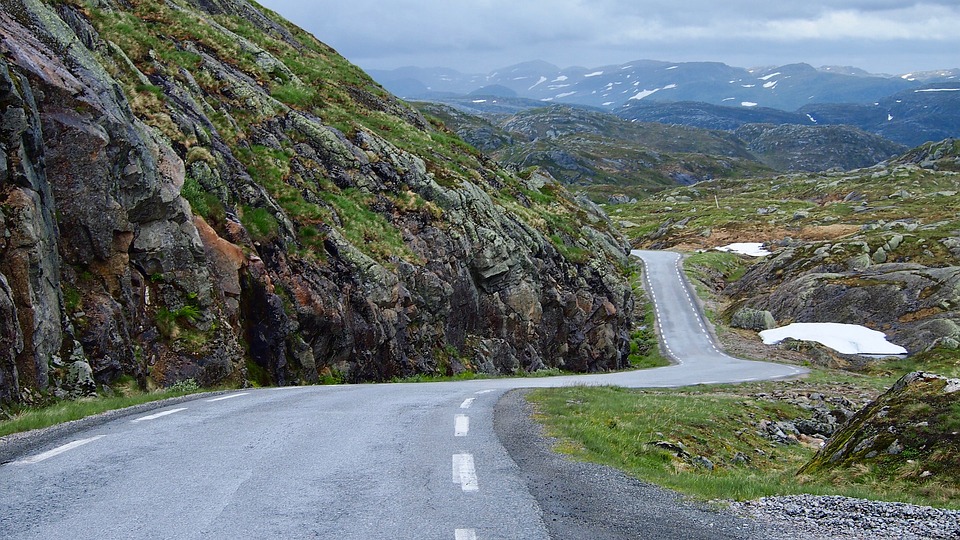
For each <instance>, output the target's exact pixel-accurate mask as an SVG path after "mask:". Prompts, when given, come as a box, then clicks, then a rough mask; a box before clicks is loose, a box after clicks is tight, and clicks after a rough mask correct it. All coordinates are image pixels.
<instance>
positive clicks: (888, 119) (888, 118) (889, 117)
mask: <svg viewBox="0 0 960 540" xmlns="http://www.w3.org/2000/svg"><path fill="white" fill-rule="evenodd" d="M891 120H893V115H892V114H888V115H887V122H889V121H891Z"/></svg>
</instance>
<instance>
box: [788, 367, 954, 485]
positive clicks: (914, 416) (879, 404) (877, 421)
mask: <svg viewBox="0 0 960 540" xmlns="http://www.w3.org/2000/svg"><path fill="white" fill-rule="evenodd" d="M958 431H960V380H957V379H948V378H946V377H941V376H938V375H934V374H930V373H922V372H914V373H910V374H908V375H905V376H904V377H903V378H901V379H900V380H899V381H897V383H896V384H894V385H893V387H892V388H890V390H888V391H887V392H886V393H884V394H883V395H881V396H880V397H879V398H877V399H876V400H874V401H873V402H871V403H870V404H869V405H867V406H866V407H864V408H863V409H862V410H861V411H860V412H858V413H857V414H856V415H854V417H853V418H852V419H850V420H849V421H848V422H847V423H846V425H844V426H843V427H842V428H841V429H840V430H838V431H837V432H836V433H835V434H834V435H833V437H832V438H831V439H830V440H829V441H828V442H827V444H826V445H825V446H824V447H823V448H822V449H821V450H820V451H819V452H818V453H817V455H816V456H814V458H813V459H812V460H811V461H810V462H809V463H807V464H806V465H804V467H803V468H802V469H801V470H800V474H823V473H829V472H830V471H831V470H834V469H846V468H850V467H861V468H864V467H865V468H868V469H869V470H871V471H872V472H871V475H876V476H877V477H883V476H895V477H897V478H899V479H909V480H912V481H915V482H918V483H938V484H942V485H947V486H951V488H952V489H956V488H957V487H960V477H958V476H957V474H956V472H957V470H958V468H960V438H958V437H957V432H958Z"/></svg>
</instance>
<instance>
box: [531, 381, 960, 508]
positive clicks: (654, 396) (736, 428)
mask: <svg viewBox="0 0 960 540" xmlns="http://www.w3.org/2000/svg"><path fill="white" fill-rule="evenodd" d="M819 377H822V378H823V380H824V382H822V383H817V382H812V383H810V382H808V381H797V382H795V383H790V382H766V383H751V384H747V385H738V386H733V385H723V386H714V387H704V386H697V387H690V388H685V389H667V390H630V389H624V388H619V387H583V386H580V387H567V388H557V389H542V390H536V391H533V392H531V393H530V394H529V395H528V400H529V401H530V402H531V403H532V404H533V405H534V407H535V410H536V411H537V412H536V419H537V420H538V421H539V422H540V423H541V424H543V425H544V426H545V429H546V432H547V434H548V435H549V436H552V437H556V438H557V439H558V443H557V446H556V449H557V450H558V451H560V452H562V453H566V454H569V455H570V456H572V457H573V458H575V459H579V460H584V461H589V462H594V463H599V464H603V465H608V466H612V467H615V468H618V469H621V470H623V471H625V472H627V473H628V474H631V475H633V476H635V477H637V478H639V479H640V480H643V481H646V482H650V483H653V484H658V485H660V486H663V487H666V488H670V489H674V490H677V491H679V492H681V493H684V494H686V495H689V496H692V497H694V498H697V499H703V500H715V499H734V500H748V499H755V498H759V497H764V496H775V495H793V494H802V493H807V494H814V495H844V496H849V497H859V498H866V499H873V500H891V501H902V502H909V503H914V504H924V505H932V506H940V507H953V508H957V507H960V501H957V500H955V499H952V498H951V496H950V495H949V492H948V491H947V492H938V491H937V490H931V489H929V486H923V485H918V484H917V483H914V482H911V481H909V480H906V479H904V480H899V479H894V480H889V479H885V480H881V479H878V478H877V477H876V476H875V475H871V474H857V473H856V472H854V473H853V474H850V475H844V476H843V477H838V476H836V475H834V476H823V477H816V476H812V475H803V476H798V475H797V471H798V470H799V469H800V467H801V466H803V465H804V464H805V463H806V462H807V461H809V460H810V459H811V458H812V457H813V456H814V454H815V453H816V444H803V443H793V444H784V443H778V442H773V441H771V440H770V439H769V438H767V437H765V436H764V435H763V433H762V431H761V429H760V428H759V427H758V426H759V424H760V422H762V421H764V420H766V421H770V422H777V421H793V420H795V419H798V418H809V417H810V416H811V413H810V412H809V411H807V410H805V409H804V408H802V407H800V406H799V405H797V404H795V403H791V402H790V401H789V400H786V401H785V400H778V399H768V398H766V397H764V396H768V395H771V394H774V393H777V392H778V391H782V390H783V389H785V388H787V389H789V388H797V386H796V385H797V384H799V385H802V388H803V389H804V391H815V390H817V389H821V388H822V389H823V390H824V391H825V392H831V391H832V392H834V393H835V392H836V391H837V390H838V389H840V388H841V387H843V390H844V391H849V390H850V389H851V387H853V386H856V390H855V391H857V392H861V391H863V392H867V393H870V394H876V393H878V391H877V390H874V386H875V382H876V381H872V380H871V379H873V378H870V377H866V378H864V380H863V381H854V380H853V379H849V380H847V382H844V383H841V384H839V385H838V384H837V383H835V382H827V380H828V379H829V374H822V375H819ZM857 382H862V384H863V386H860V385H859V384H856V383H857ZM891 382H892V381H891ZM791 384H794V386H790V385H791ZM681 449H682V452H681ZM681 453H682V456H681V455H678V454H681ZM700 458H706V459H707V460H709V462H710V464H712V469H711V468H709V466H705V465H704V463H705V462H704V461H703V460H702V459H700Z"/></svg>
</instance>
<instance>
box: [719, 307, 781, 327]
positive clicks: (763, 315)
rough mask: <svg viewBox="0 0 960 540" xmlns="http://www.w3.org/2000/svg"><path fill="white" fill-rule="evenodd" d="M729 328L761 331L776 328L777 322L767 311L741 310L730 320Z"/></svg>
mask: <svg viewBox="0 0 960 540" xmlns="http://www.w3.org/2000/svg"><path fill="white" fill-rule="evenodd" d="M730 326H732V327H734V328H743V329H746V330H754V331H757V332H759V331H762V330H769V329H771V328H776V327H777V321H776V320H775V319H774V318H773V314H772V313H770V312H769V311H764V310H757V309H752V308H742V309H740V310H738V311H737V312H736V313H734V315H733V317H732V318H731V319H730Z"/></svg>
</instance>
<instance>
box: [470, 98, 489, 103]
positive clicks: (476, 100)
mask: <svg viewBox="0 0 960 540" xmlns="http://www.w3.org/2000/svg"><path fill="white" fill-rule="evenodd" d="M486 102H487V100H485V99H475V100H473V103H486Z"/></svg>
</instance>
